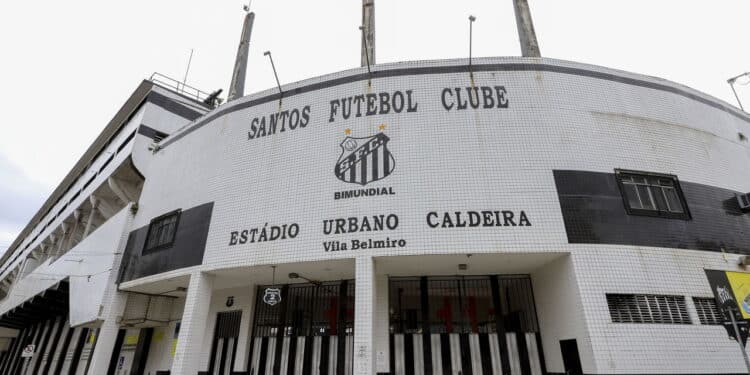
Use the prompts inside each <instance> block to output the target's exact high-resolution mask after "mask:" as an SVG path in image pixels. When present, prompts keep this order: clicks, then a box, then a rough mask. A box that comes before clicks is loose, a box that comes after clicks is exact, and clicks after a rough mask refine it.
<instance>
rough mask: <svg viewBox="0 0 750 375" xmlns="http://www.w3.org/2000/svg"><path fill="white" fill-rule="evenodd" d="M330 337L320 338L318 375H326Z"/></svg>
mask: <svg viewBox="0 0 750 375" xmlns="http://www.w3.org/2000/svg"><path fill="white" fill-rule="evenodd" d="M330 345H331V336H323V337H321V338H320V367H319V368H320V375H328V360H329V358H328V357H329V356H330V355H331V352H330Z"/></svg>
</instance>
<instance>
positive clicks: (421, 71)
mask: <svg viewBox="0 0 750 375" xmlns="http://www.w3.org/2000/svg"><path fill="white" fill-rule="evenodd" d="M469 71H473V72H529V71H531V72H550V73H561V74H569V75H575V76H581V77H588V78H596V79H601V80H605V81H611V82H617V83H622V84H626V85H632V86H638V87H644V88H650V89H654V90H660V91H665V92H669V93H672V94H676V95H680V96H682V97H685V98H688V99H692V100H695V101H698V102H700V103H703V104H706V105H708V106H711V107H713V108H716V109H718V110H721V111H723V112H726V113H728V114H730V115H732V116H734V117H736V118H738V119H740V120H744V121H750V116H747V115H745V114H743V113H741V112H740V111H739V110H737V109H735V108H732V107H730V106H728V105H725V104H723V103H721V102H720V101H718V100H711V99H706V98H704V97H702V96H700V95H696V94H693V93H691V92H689V91H687V90H685V89H682V88H678V87H673V86H670V85H667V84H661V83H656V82H650V81H645V80H641V79H636V78H629V77H624V76H619V75H616V74H612V73H604V72H597V71H592V70H588V69H583V68H572V67H566V66H559V65H551V64H527V63H496V64H478V65H472V66H471V67H469V65H452V66H436V67H418V68H401V69H387V70H382V71H375V72H372V75H373V78H375V79H377V78H388V77H398V76H405V75H412V76H413V75H430V74H447V73H468V72H469ZM368 79H370V75H369V74H368V73H358V74H352V75H350V76H346V77H341V78H334V79H330V80H327V81H323V82H318V83H313V84H309V85H307V86H302V87H298V88H296V89H292V90H290V91H289V92H284V94H283V96H284V98H290V97H292V96H295V95H299V94H303V93H307V92H311V91H316V90H320V89H324V88H329V87H333V86H339V85H344V84H347V83H352V82H358V81H366V80H368ZM280 98H281V95H280V94H279V93H275V94H270V95H267V96H264V97H260V98H258V99H254V100H249V101H247V102H243V103H238V104H236V105H234V106H231V107H228V108H224V109H221V110H218V111H216V112H214V113H212V114H209V115H208V116H205V117H204V118H203V119H201V120H199V121H198V122H196V123H195V124H193V125H192V126H190V127H189V128H187V129H185V131H183V132H181V133H179V134H176V135H174V136H173V137H170V138H168V139H167V140H166V141H165V142H164V143H163V144H162V147H167V146H168V145H170V144H172V143H174V142H176V141H178V140H180V139H181V138H182V137H184V136H185V135H187V134H190V133H192V132H193V131H195V130H197V129H199V128H201V127H203V126H204V125H206V124H207V123H209V122H211V121H213V120H214V119H216V118H218V117H221V116H224V115H226V114H229V113H232V112H235V111H239V110H242V109H245V108H249V107H254V106H256V105H260V104H264V103H268V102H273V101H277V100H279V99H280ZM183 117H184V116H183Z"/></svg>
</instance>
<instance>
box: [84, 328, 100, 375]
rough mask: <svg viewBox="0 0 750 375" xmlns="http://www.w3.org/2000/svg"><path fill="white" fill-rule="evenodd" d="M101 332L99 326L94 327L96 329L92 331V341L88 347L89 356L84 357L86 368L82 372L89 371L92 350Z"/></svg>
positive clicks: (94, 348) (86, 372)
mask: <svg viewBox="0 0 750 375" xmlns="http://www.w3.org/2000/svg"><path fill="white" fill-rule="evenodd" d="M101 333H102V329H101V328H96V331H95V332H94V342H93V343H92V344H91V349H89V356H88V358H86V370H85V371H84V372H83V373H84V374H88V373H89V366H91V358H92V357H93V354H94V351H95V350H96V344H98V343H99V334H101Z"/></svg>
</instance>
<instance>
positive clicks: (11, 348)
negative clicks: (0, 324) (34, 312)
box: [0, 329, 25, 374]
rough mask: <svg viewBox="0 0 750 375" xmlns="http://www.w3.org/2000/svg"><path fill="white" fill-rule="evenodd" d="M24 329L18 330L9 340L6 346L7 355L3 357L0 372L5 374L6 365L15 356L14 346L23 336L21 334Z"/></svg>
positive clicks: (8, 364) (15, 346) (16, 345)
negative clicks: (8, 344)
mask: <svg viewBox="0 0 750 375" xmlns="http://www.w3.org/2000/svg"><path fill="white" fill-rule="evenodd" d="M24 330H25V329H22V330H21V331H19V332H18V336H16V337H14V338H13V339H12V340H11V342H10V346H8V351H7V353H8V354H7V355H6V356H5V359H3V364H2V367H0V374H7V373H8V371H7V369H8V366H10V362H12V361H13V358H14V356H15V352H16V348H17V347H18V345H19V342H20V341H21V338H22V337H23V334H24V333H25V332H24Z"/></svg>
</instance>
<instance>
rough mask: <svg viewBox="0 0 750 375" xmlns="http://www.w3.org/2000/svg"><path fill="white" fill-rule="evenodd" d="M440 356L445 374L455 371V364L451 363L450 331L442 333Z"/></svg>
mask: <svg viewBox="0 0 750 375" xmlns="http://www.w3.org/2000/svg"><path fill="white" fill-rule="evenodd" d="M440 356H441V357H443V358H442V362H443V375H448V374H452V373H453V364H452V363H451V361H452V360H451V338H450V334H449V333H441V334H440Z"/></svg>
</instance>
